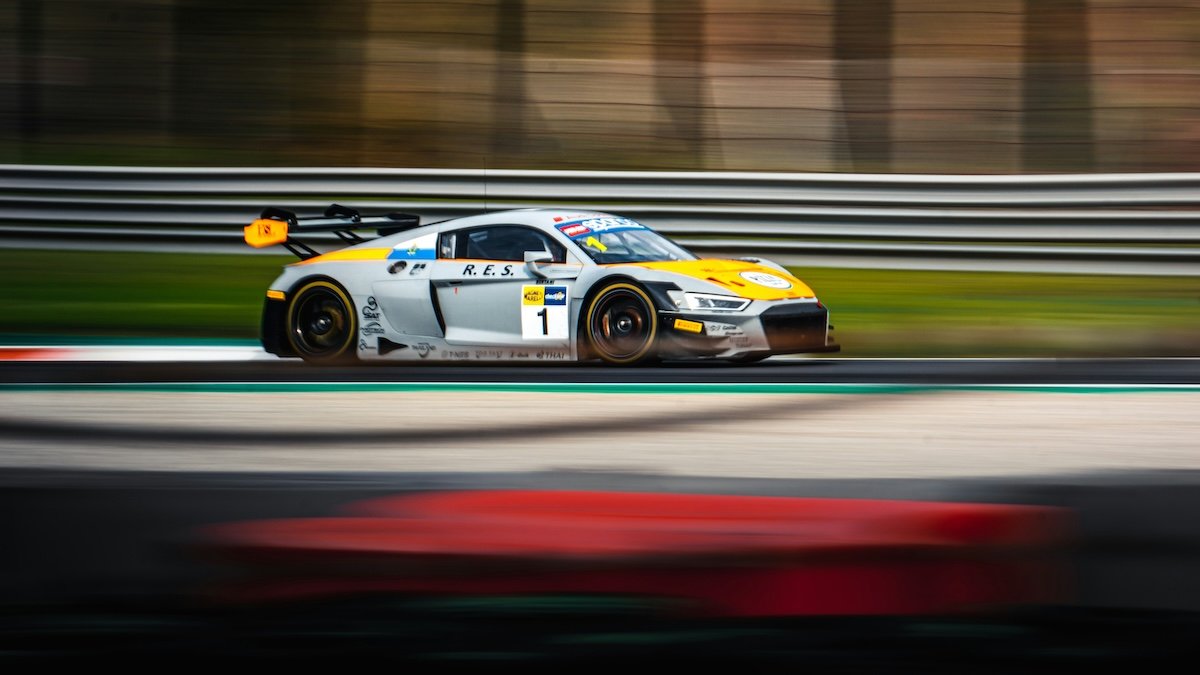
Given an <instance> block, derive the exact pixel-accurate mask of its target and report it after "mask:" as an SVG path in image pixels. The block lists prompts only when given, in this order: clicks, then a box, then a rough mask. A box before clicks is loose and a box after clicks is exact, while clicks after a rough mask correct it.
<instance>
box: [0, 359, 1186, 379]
mask: <svg viewBox="0 0 1200 675" xmlns="http://www.w3.org/2000/svg"><path fill="white" fill-rule="evenodd" d="M105 382H534V383H563V382H583V383H689V382H722V383H845V384H853V383H893V384H914V385H922V384H929V385H945V384H1198V383H1200V359H1196V358H1145V359H918V360H902V359H879V360H875V359H865V360H859V359H824V358H822V359H771V360H768V361H765V362H762V363H758V364H755V365H752V366H733V365H729V364H724V363H711V364H670V363H669V364H663V365H660V366H656V367H646V368H609V367H604V366H600V365H596V364H585V365H563V366H532V365H531V366H477V365H463V366H445V365H428V366H426V365H423V364H416V365H411V366H409V365H406V366H382V367H368V366H362V367H352V368H317V367H311V366H307V365H305V364H303V363H299V362H296V361H283V360H281V361H279V362H271V361H266V362H257V361H254V362H233V363H194V362H191V363H188V362H185V363H117V362H103V363H100V362H6V363H0V383H105Z"/></svg>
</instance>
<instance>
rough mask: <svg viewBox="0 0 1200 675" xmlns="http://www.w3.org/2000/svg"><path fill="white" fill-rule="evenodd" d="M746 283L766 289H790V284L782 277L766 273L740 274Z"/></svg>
mask: <svg viewBox="0 0 1200 675" xmlns="http://www.w3.org/2000/svg"><path fill="white" fill-rule="evenodd" d="M740 276H741V277H742V278H743V279H745V280H746V281H749V282H750V283H752V284H758V285H759V286H766V287H767V288H779V289H787V288H791V287H792V282H790V281H788V280H787V279H784V278H782V277H777V276H775V275H774V274H767V273H766V272H742V273H741V275H740Z"/></svg>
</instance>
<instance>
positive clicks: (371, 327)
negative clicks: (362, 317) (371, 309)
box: [362, 321, 384, 335]
mask: <svg viewBox="0 0 1200 675" xmlns="http://www.w3.org/2000/svg"><path fill="white" fill-rule="evenodd" d="M383 333H384V330H383V326H380V325H379V322H378V321H372V322H371V323H369V324H366V325H365V326H363V327H362V334H363V335H383Z"/></svg>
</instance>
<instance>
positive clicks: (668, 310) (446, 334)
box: [245, 204, 838, 365]
mask: <svg viewBox="0 0 1200 675" xmlns="http://www.w3.org/2000/svg"><path fill="white" fill-rule="evenodd" d="M360 229H374V230H376V232H377V234H378V237H377V238H374V239H363V238H362V237H360V236H359V235H358V234H357V233H356V231H357V230H360ZM312 231H325V232H335V233H337V235H338V236H339V237H340V238H341V239H342V240H344V241H346V242H347V243H349V244H350V245H349V246H348V247H346V248H341V249H339V250H335V251H332V252H329V253H325V254H318V253H317V252H316V251H315V250H313V249H312V248H311V247H309V246H308V245H305V244H303V243H301V242H300V241H298V240H297V239H296V237H297V236H298V235H300V236H302V235H303V233H305V232H312ZM245 239H246V242H247V243H249V244H250V245H251V246H255V247H263V246H271V245H283V246H285V247H287V248H288V249H289V250H291V251H292V252H293V253H296V254H297V255H298V256H299V257H300V258H301V260H300V261H299V262H297V263H294V264H291V265H288V266H287V267H285V268H284V270H283V274H281V275H280V276H279V278H277V279H276V280H275V281H274V283H272V284H271V286H270V288H269V289H268V290H267V300H266V306H265V308H264V311H263V322H262V342H263V346H264V347H265V348H266V350H267V351H268V352H271V353H273V354H278V355H280V356H299V357H301V358H303V359H304V360H306V361H309V362H314V363H331V362H345V361H354V360H361V361H441V362H446V361H517V362H547V361H584V360H591V359H600V360H602V361H604V362H607V363H611V364H620V365H631V364H636V363H643V362H646V361H650V360H654V359H726V360H731V361H743V362H744V361H756V360H759V359H763V358H766V357H768V356H771V355H773V354H789V353H801V352H830V351H837V350H838V345H837V344H836V343H835V342H834V340H833V338H832V335H831V326H830V325H829V311H828V310H827V309H826V307H825V306H824V305H823V304H822V303H821V302H820V301H819V300H818V299H817V296H816V294H815V293H814V292H813V290H812V289H811V288H809V287H808V286H807V285H805V284H804V282H802V281H801V280H799V279H797V278H796V277H794V276H792V274H791V273H790V272H788V271H787V270H786V269H784V268H783V267H781V266H779V265H776V264H774V263H771V262H769V261H766V260H761V259H756V258H742V259H738V260H714V259H702V258H698V257H697V256H695V255H693V254H692V253H690V252H689V251H687V250H685V249H684V248H682V247H680V246H679V245H678V244H676V243H674V242H672V241H671V240H670V239H667V238H666V237H664V236H662V235H661V234H658V233H657V232H654V231H653V230H651V229H650V228H648V227H646V226H645V225H642V224H641V223H638V222H636V221H634V220H631V219H629V218H622V217H620V216H615V215H610V214H607V213H595V212H584V213H579V212H573V211H567V210H551V209H522V210H514V211H500V212H495V213H486V214H482V215H477V216H470V217H466V218H457V219H454V220H447V221H443V222H438V223H432V224H428V225H421V224H420V222H419V218H417V217H416V216H411V215H405V214H387V215H380V216H363V215H360V214H359V213H358V212H357V211H354V210H353V209H348V208H346V207H342V206H338V205H336V204H335V205H333V206H330V208H329V209H328V210H327V211H326V213H325V216H324V217H318V218H297V217H296V216H295V215H294V214H293V213H291V212H288V211H284V210H281V209H273V208H272V209H266V210H265V211H263V213H262V216H261V217H260V218H259V219H257V220H255V221H254V222H253V223H251V224H250V225H249V226H247V227H246V228H245Z"/></svg>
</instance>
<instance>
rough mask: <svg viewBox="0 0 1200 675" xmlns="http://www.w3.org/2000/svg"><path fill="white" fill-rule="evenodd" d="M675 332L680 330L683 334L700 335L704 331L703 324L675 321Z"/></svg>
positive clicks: (683, 320) (684, 320)
mask: <svg viewBox="0 0 1200 675" xmlns="http://www.w3.org/2000/svg"><path fill="white" fill-rule="evenodd" d="M675 330H681V331H684V332H685V333H701V332H703V331H704V324H703V323H700V322H699V321H688V320H687V319H675Z"/></svg>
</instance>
